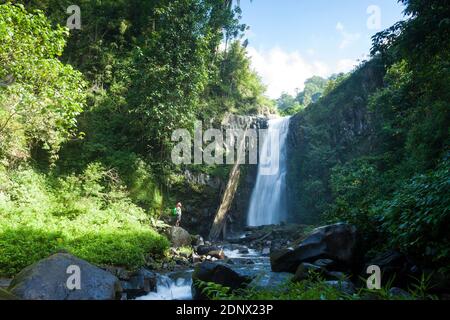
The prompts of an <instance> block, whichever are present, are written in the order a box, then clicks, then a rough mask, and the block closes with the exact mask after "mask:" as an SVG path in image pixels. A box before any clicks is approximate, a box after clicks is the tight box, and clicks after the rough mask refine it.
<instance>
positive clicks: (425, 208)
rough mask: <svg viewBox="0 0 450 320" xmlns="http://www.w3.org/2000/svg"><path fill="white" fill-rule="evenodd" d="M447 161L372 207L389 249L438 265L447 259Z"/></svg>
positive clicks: (449, 248)
mask: <svg viewBox="0 0 450 320" xmlns="http://www.w3.org/2000/svg"><path fill="white" fill-rule="evenodd" d="M449 190H450V162H449V161H448V160H447V161H445V162H443V163H442V164H441V165H440V166H439V167H438V168H436V169H435V170H432V171H431V172H428V173H426V174H420V175H417V176H415V177H413V178H412V179H410V180H407V181H405V182H404V183H403V184H402V185H401V186H400V187H399V188H398V189H397V190H396V192H395V193H394V195H393V196H392V198H391V199H388V200H386V201H383V202H381V203H379V204H378V205H377V206H375V207H374V214H375V215H376V216H377V219H378V220H379V221H380V223H381V230H383V231H384V232H386V233H387V234H389V243H390V245H391V246H393V247H398V248H400V249H401V250H403V251H405V252H408V253H410V254H412V255H414V256H419V257H422V258H423V259H425V260H426V261H429V262H431V263H434V264H436V265H438V266H446V265H448V264H449V262H450V260H449V258H450V237H449V233H448V225H449V222H450V220H449V219H450V197H449Z"/></svg>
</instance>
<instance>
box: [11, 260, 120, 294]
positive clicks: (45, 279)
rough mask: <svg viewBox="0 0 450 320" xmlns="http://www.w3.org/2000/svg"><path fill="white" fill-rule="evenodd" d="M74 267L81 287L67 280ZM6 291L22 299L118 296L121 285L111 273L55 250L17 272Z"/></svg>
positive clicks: (72, 274) (71, 274) (73, 274)
mask: <svg viewBox="0 0 450 320" xmlns="http://www.w3.org/2000/svg"><path fill="white" fill-rule="evenodd" d="M69 267H70V268H69ZM73 267H75V268H77V269H78V268H79V271H80V272H79V275H80V278H79V280H80V282H79V283H80V289H72V290H71V289H69V288H68V283H69V285H70V284H71V282H70V281H69V280H70V279H73V278H71V277H73V276H75V275H76V273H71V272H70V271H68V270H71V269H72V268H73ZM68 272H69V273H68ZM9 291H10V292H11V293H12V294H14V295H16V296H18V297H19V298H21V299H25V300H113V299H117V298H119V297H120V295H121V291H122V288H121V286H120V282H119V279H118V278H117V277H115V276H114V275H112V274H111V273H109V272H106V271H104V270H102V269H100V268H98V267H96V266H93V265H92V264H90V263H88V262H86V261H84V260H81V259H79V258H77V257H74V256H72V255H70V254H67V253H58V254H55V255H52V256H50V257H48V258H46V259H43V260H40V261H38V262H36V263H35V264H33V265H31V266H28V267H26V268H25V269H23V270H22V271H21V272H19V274H17V276H16V277H15V278H14V279H13V281H12V282H11V285H10V287H9Z"/></svg>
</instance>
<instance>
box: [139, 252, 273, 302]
mask: <svg viewBox="0 0 450 320" xmlns="http://www.w3.org/2000/svg"><path fill="white" fill-rule="evenodd" d="M224 253H225V256H226V257H227V258H229V259H231V260H232V261H233V262H234V265H233V267H236V268H238V269H245V270H246V271H248V272H252V273H253V272H255V273H258V272H262V271H267V272H269V271H270V261H269V257H265V256H262V255H261V254H260V253H258V252H257V251H256V250H253V249H249V250H248V253H239V250H230V249H227V248H226V245H225V246H224ZM193 272H194V270H192V269H190V270H185V271H178V272H171V273H167V274H160V275H159V277H158V280H157V286H156V292H151V293H149V294H147V295H145V296H142V297H139V298H136V300H192V292H191V285H192V273H193Z"/></svg>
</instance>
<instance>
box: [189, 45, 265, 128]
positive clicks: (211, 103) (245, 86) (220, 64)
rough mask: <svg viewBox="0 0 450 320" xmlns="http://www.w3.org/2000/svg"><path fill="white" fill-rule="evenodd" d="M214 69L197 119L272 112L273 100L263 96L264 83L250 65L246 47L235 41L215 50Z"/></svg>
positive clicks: (218, 118)
mask: <svg viewBox="0 0 450 320" xmlns="http://www.w3.org/2000/svg"><path fill="white" fill-rule="evenodd" d="M216 59H217V63H216V66H217V68H216V69H214V70H213V71H214V73H213V75H212V81H210V83H209V85H208V86H207V87H206V90H205V92H204V96H203V97H204V98H203V100H202V106H201V109H200V112H199V113H198V115H199V117H200V119H202V120H205V121H209V120H211V119H213V120H216V121H220V120H222V117H223V116H224V115H225V114H227V113H234V114H264V113H271V112H272V113H273V112H274V106H273V102H272V101H270V100H269V99H268V98H266V97H265V96H264V92H265V89H266V88H265V86H264V85H263V84H262V81H261V79H260V78H259V76H258V75H257V74H256V73H255V71H253V70H252V68H251V63H250V59H249V57H248V56H247V51H246V48H245V46H243V45H242V44H241V42H240V41H234V42H232V43H231V44H230V46H229V48H227V49H225V50H222V51H220V52H219V53H218V55H217V57H216Z"/></svg>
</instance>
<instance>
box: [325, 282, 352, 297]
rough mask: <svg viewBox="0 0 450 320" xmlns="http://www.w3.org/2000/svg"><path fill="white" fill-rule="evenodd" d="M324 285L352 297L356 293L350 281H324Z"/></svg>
mask: <svg viewBox="0 0 450 320" xmlns="http://www.w3.org/2000/svg"><path fill="white" fill-rule="evenodd" d="M325 284H326V285H328V286H331V287H334V288H336V289H338V290H339V291H341V292H342V293H344V294H348V295H353V294H355V293H356V288H355V285H354V284H353V283H352V282H350V281H325Z"/></svg>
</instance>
